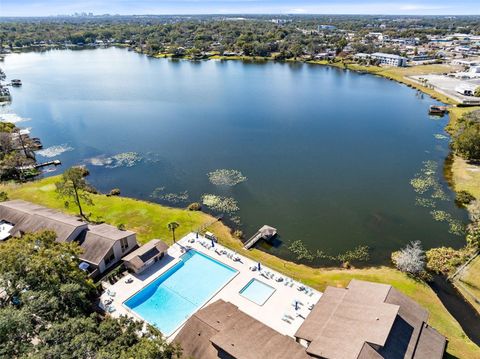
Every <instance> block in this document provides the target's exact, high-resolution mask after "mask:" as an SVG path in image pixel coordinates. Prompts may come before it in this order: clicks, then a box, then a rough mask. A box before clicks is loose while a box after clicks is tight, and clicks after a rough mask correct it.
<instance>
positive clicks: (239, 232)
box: [233, 229, 243, 239]
mask: <svg viewBox="0 0 480 359" xmlns="http://www.w3.org/2000/svg"><path fill="white" fill-rule="evenodd" d="M233 236H234V237H235V238H238V239H242V238H243V232H242V231H241V230H239V229H236V230H235V232H233Z"/></svg>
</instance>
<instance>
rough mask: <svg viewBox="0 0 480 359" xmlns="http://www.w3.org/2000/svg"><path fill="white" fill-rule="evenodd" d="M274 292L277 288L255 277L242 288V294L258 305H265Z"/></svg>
mask: <svg viewBox="0 0 480 359" xmlns="http://www.w3.org/2000/svg"><path fill="white" fill-rule="evenodd" d="M274 292H275V288H273V287H270V286H269V285H268V284H265V283H263V282H261V281H259V280H258V279H255V278H254V279H252V280H251V281H250V282H248V283H247V285H246V286H245V287H243V288H242V290H241V291H240V294H241V295H242V296H244V297H245V298H247V299H248V300H251V301H252V302H254V303H256V304H258V305H264V304H265V302H266V301H267V300H268V298H270V297H271V296H272V294H273V293H274Z"/></svg>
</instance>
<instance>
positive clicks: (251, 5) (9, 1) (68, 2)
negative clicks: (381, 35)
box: [0, 0, 480, 16]
mask: <svg viewBox="0 0 480 359" xmlns="http://www.w3.org/2000/svg"><path fill="white" fill-rule="evenodd" d="M74 12H93V13H95V14H104V13H110V14H123V15H128V14H240V13H263V14H265V13H269V14H273V13H275V14H294V13H296V14H419V15H424V14H432V15H435V14H452V15H453V14H470V15H473V14H480V0H423V1H419V0H404V1H401V0H386V1H381V0H207V1H204V0H96V1H95V0H0V16H47V15H59V14H72V13H74Z"/></svg>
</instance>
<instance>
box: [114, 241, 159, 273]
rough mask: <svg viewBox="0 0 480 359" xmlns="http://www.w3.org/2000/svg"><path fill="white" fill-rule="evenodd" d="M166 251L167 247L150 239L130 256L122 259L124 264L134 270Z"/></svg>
mask: <svg viewBox="0 0 480 359" xmlns="http://www.w3.org/2000/svg"><path fill="white" fill-rule="evenodd" d="M167 250H168V245H167V244H166V243H165V242H163V241H161V240H160V239H152V240H151V241H149V242H148V243H145V244H144V245H143V246H140V247H139V248H137V249H136V250H134V251H133V252H131V253H130V254H128V255H126V256H125V257H123V258H122V259H123V261H124V262H129V263H130V265H132V266H134V267H135V268H137V269H139V268H141V267H142V266H143V265H144V264H145V263H146V262H147V261H148V260H150V259H152V258H153V257H155V256H156V255H158V254H159V253H162V252H165V251H167Z"/></svg>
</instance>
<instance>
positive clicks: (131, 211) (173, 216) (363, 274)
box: [0, 177, 480, 358]
mask: <svg viewBox="0 0 480 359" xmlns="http://www.w3.org/2000/svg"><path fill="white" fill-rule="evenodd" d="M55 181H58V177H51V178H47V179H42V180H39V181H36V182H30V183H27V184H23V185H18V184H13V183H10V184H3V185H0V191H7V192H8V194H9V197H10V199H24V200H27V201H32V202H35V203H38V204H42V205H45V206H48V207H51V208H56V209H59V210H62V211H66V212H69V213H75V211H74V208H69V209H66V208H65V207H64V205H63V200H61V199H59V198H57V196H56V194H55V185H54V183H55ZM92 197H93V201H94V203H95V205H94V206H87V208H86V209H87V210H86V212H91V213H92V217H94V218H99V217H101V218H103V220H105V221H106V222H107V223H110V224H113V225H118V224H120V223H123V224H124V225H125V226H126V228H127V229H130V230H134V231H136V232H137V236H138V240H139V241H140V242H142V243H145V242H146V241H148V240H150V239H152V238H160V239H163V240H165V241H167V242H168V243H171V242H172V240H171V235H170V233H169V232H168V229H167V223H168V222H170V221H177V222H178V223H180V227H179V228H178V229H177V237H180V236H182V235H184V234H186V233H187V232H189V231H191V230H194V229H196V228H198V227H199V226H201V225H203V224H205V223H209V222H211V221H212V220H213V217H211V216H209V215H207V214H205V213H202V212H190V211H187V210H184V209H177V208H170V207H165V206H160V205H157V204H153V203H149V202H145V201H139V200H135V199H131V198H124V197H107V196H104V195H93V196H92ZM209 230H210V231H212V232H214V233H215V234H216V235H217V236H218V238H219V240H220V242H221V243H222V244H224V245H225V246H228V247H230V248H232V249H234V250H236V251H237V252H239V253H241V254H243V255H245V256H247V257H250V258H252V259H253V260H255V261H260V262H262V263H263V264H265V265H266V266H269V267H271V268H273V269H276V270H278V271H279V272H282V273H284V274H285V275H287V276H290V277H293V278H295V279H297V280H299V281H302V282H303V283H305V284H307V285H310V286H312V287H314V288H316V289H318V290H321V291H323V290H325V288H326V287H327V286H338V287H343V286H345V285H347V284H348V282H349V281H350V280H351V279H353V278H356V279H362V280H368V281H372V282H379V283H387V284H391V285H393V286H395V287H396V288H397V289H398V290H400V291H401V292H403V293H405V294H406V295H408V296H410V297H411V298H413V299H414V300H416V301H417V302H418V303H419V304H420V305H422V306H423V307H424V308H426V309H427V310H428V311H429V312H430V319H429V323H430V324H431V325H432V326H434V327H435V328H437V329H438V330H439V331H440V332H441V333H442V334H444V335H445V336H446V337H447V338H448V340H449V344H448V348H447V350H448V353H449V354H451V355H452V356H454V357H458V358H475V357H480V349H479V348H478V346H476V345H475V344H474V343H472V342H471V341H470V340H469V339H468V338H467V337H466V335H465V333H464V332H463V330H462V329H461V327H460V326H459V324H458V323H457V322H456V321H455V319H454V318H453V317H452V316H451V315H450V314H449V313H448V311H447V310H446V309H445V308H444V307H443V305H442V303H441V302H440V300H439V299H438V298H437V296H436V295H435V293H434V292H433V291H432V290H431V289H430V287H428V286H427V285H426V284H424V283H421V282H417V281H415V280H413V279H411V278H409V277H408V276H406V275H404V274H403V273H400V272H399V271H397V270H395V269H393V268H389V267H372V268H362V269H348V270H347V269H338V268H312V267H308V266H305V265H301V264H296V263H292V262H288V261H285V260H282V259H280V258H277V257H275V256H273V255H270V254H268V253H265V252H262V251H259V250H257V249H253V250H250V251H245V250H243V248H242V244H241V242H240V241H239V240H237V239H235V238H234V237H233V236H232V235H231V232H230V229H229V228H228V227H226V226H225V225H223V224H222V223H221V222H216V223H215V224H213V225H212V226H210V227H209Z"/></svg>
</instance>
